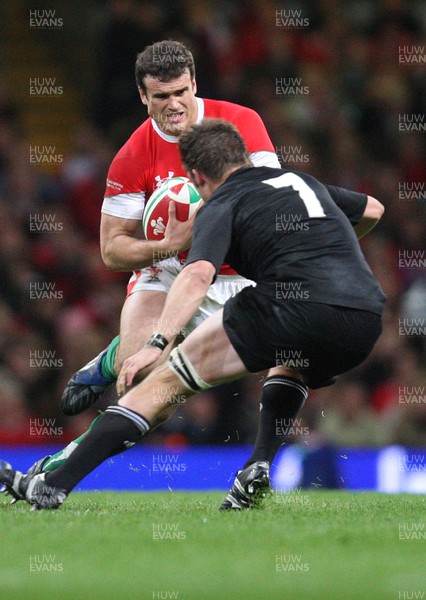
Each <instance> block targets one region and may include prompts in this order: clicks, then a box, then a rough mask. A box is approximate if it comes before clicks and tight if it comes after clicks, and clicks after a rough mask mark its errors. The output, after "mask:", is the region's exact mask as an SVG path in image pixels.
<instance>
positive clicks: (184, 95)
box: [139, 71, 198, 136]
mask: <svg viewBox="0 0 426 600" xmlns="http://www.w3.org/2000/svg"><path fill="white" fill-rule="evenodd" d="M144 83H145V87H146V93H145V92H144V91H143V90H142V89H141V88H139V94H140V97H141V100H142V103H143V104H145V106H146V107H147V110H148V114H149V116H150V117H152V118H153V119H154V121H155V122H156V123H157V125H158V126H159V128H160V129H161V131H164V133H167V134H168V135H174V136H179V135H180V134H181V133H183V132H184V131H185V130H186V129H187V128H188V127H189V126H190V125H192V124H193V123H195V122H196V120H197V113H198V107H197V101H196V99H195V93H196V91H197V86H196V83H195V80H194V79H193V80H191V76H190V74H189V71H187V72H186V73H184V74H183V75H181V76H180V77H177V78H176V79H172V80H171V81H167V82H165V81H160V80H159V79H155V78H154V77H150V76H149V77H145V81H144Z"/></svg>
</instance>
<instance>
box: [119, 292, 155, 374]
mask: <svg viewBox="0 0 426 600" xmlns="http://www.w3.org/2000/svg"><path fill="white" fill-rule="evenodd" d="M166 298H167V294H166V293H165V292H162V291H147V290H143V291H138V292H134V293H133V294H130V296H128V297H127V298H126V301H125V303H124V305H123V309H122V311H121V321H120V344H119V348H118V352H117V356H116V361H115V369H116V372H118V371H119V370H120V368H121V365H122V364H123V361H124V360H125V359H126V358H127V357H128V356H131V355H132V354H134V353H135V352H137V351H138V350H140V349H141V348H142V346H143V345H144V344H145V343H146V342H147V341H148V339H149V338H150V336H151V334H152V332H153V330H154V329H155V323H156V321H158V319H159V317H160V315H161V313H162V311H163V308H164V304H165V302H166Z"/></svg>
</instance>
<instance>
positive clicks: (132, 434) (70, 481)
mask: <svg viewBox="0 0 426 600" xmlns="http://www.w3.org/2000/svg"><path fill="white" fill-rule="evenodd" d="M149 429H150V425H149V423H148V421H147V420H146V419H144V417H142V416H141V415H140V414H138V413H136V412H135V411H133V410H130V409H129V408H125V407H123V406H115V405H112V406H109V407H108V408H107V409H106V411H105V413H104V414H103V416H102V419H99V421H98V422H97V423H96V425H95V426H94V427H93V429H91V430H90V431H89V432H88V433H87V435H86V436H85V438H84V439H83V441H82V442H81V444H80V445H79V446H78V448H76V449H75V450H74V452H73V453H72V454H71V456H70V457H69V458H68V460H67V461H66V462H65V463H64V464H63V465H62V466H60V467H58V468H57V469H55V470H54V471H51V472H50V473H47V474H46V479H45V481H46V483H47V484H49V485H51V486H55V487H58V488H61V489H64V490H65V491H66V492H68V493H69V492H70V491H71V490H72V489H73V487H74V486H76V485H77V483H78V482H79V481H81V480H82V479H83V477H85V476H86V475H88V474H89V473H90V472H91V471H93V469H95V468H96V467H97V466H98V465H100V464H101V463H102V462H103V461H104V460H106V459H107V458H109V457H110V456H113V455H114V454H118V453H120V452H124V451H125V450H127V449H128V448H130V447H131V446H134V445H135V444H136V443H137V442H139V441H140V440H141V439H142V437H143V436H144V435H146V434H147V433H148V431H149Z"/></svg>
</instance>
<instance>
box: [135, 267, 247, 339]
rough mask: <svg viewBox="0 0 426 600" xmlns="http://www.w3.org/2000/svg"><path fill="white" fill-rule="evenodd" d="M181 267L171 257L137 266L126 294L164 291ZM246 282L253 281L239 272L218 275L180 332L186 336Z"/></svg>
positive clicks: (167, 288)
mask: <svg viewBox="0 0 426 600" xmlns="http://www.w3.org/2000/svg"><path fill="white" fill-rule="evenodd" d="M183 266H184V265H182V264H181V263H180V261H179V260H178V259H177V258H175V257H173V258H168V259H165V260H163V261H160V262H158V263H155V264H154V265H151V266H150V267H145V268H144V269H140V270H139V271H137V272H135V273H134V274H133V275H132V277H131V279H130V281H129V285H128V295H131V294H135V293H136V292H142V291H148V292H165V293H166V294H167V293H168V292H169V290H170V288H171V286H172V283H173V281H174V280H175V279H176V277H177V276H178V275H179V273H180V272H181V271H182V269H183ZM248 285H256V284H255V283H254V281H251V280H250V279H246V278H245V277H241V276H240V275H218V276H217V277H216V281H215V282H214V284H213V285H211V286H210V287H209V290H208V292H207V295H206V297H205V298H204V301H203V303H202V304H201V306H200V308H199V309H198V310H197V312H196V313H195V315H194V316H193V317H192V319H191V320H190V321H189V323H188V324H187V325H186V326H185V327H184V329H183V331H182V333H183V334H184V335H185V336H186V335H189V334H190V333H191V331H193V330H194V329H195V328H196V327H198V325H200V324H201V323H202V322H203V321H205V320H206V319H208V318H209V317H210V316H211V315H213V314H214V313H215V312H216V311H218V310H220V309H221V308H223V305H224V304H225V302H226V301H227V300H228V298H231V297H232V296H235V294H238V292H239V291H241V290H242V289H243V288H245V287H247V286H248Z"/></svg>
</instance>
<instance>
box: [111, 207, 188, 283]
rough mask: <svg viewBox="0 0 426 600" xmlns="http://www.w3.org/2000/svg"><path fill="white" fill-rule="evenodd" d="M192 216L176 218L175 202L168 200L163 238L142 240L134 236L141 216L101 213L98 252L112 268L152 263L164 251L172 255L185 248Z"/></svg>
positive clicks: (130, 268) (128, 269) (142, 265)
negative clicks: (127, 216) (124, 216)
mask: <svg viewBox="0 0 426 600" xmlns="http://www.w3.org/2000/svg"><path fill="white" fill-rule="evenodd" d="M193 223H194V217H193V218H191V219H189V220H188V221H178V220H177V219H176V207H175V204H174V202H170V204H169V220H168V223H167V227H166V231H165V234H164V239H162V240H159V241H149V240H142V239H138V238H137V237H136V234H137V232H138V230H140V227H141V222H140V219H137V220H136V219H123V218H120V217H114V216H111V215H108V214H105V213H102V217H101V234H100V241H101V254H102V260H103V261H104V263H105V265H106V266H107V267H108V268H109V269H111V270H113V271H132V270H134V269H140V268H142V267H147V266H149V265H151V264H152V263H153V262H154V261H155V260H158V258H159V257H160V256H161V257H162V258H164V257H165V253H170V256H173V255H174V254H175V253H177V252H180V251H183V250H186V249H187V248H188V247H189V246H190V244H191V239H192V226H193Z"/></svg>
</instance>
